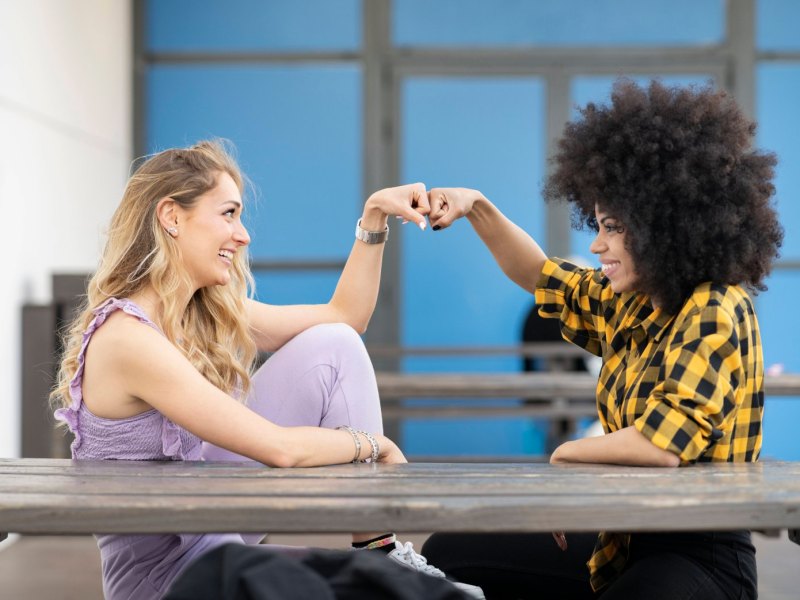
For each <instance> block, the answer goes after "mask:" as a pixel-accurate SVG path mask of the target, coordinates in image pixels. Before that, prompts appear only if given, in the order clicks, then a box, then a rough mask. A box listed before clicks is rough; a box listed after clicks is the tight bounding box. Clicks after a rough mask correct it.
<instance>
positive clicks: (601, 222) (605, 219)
mask: <svg viewBox="0 0 800 600" xmlns="http://www.w3.org/2000/svg"><path fill="white" fill-rule="evenodd" d="M609 219H611V220H613V221H616V220H617V218H616V217H612V216H611V215H606V216H605V217H603V218H602V219H600V221H598V223H600V225H605V222H606V221H608V220H609Z"/></svg>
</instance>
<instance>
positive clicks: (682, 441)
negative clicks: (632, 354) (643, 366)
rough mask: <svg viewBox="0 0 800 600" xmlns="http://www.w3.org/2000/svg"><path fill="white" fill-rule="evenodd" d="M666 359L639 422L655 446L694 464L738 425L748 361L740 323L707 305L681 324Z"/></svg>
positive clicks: (727, 314) (720, 308)
mask: <svg viewBox="0 0 800 600" xmlns="http://www.w3.org/2000/svg"><path fill="white" fill-rule="evenodd" d="M676 326H677V327H676V328H675V330H674V333H672V334H671V335H670V337H671V339H670V340H669V344H668V348H667V350H666V355H665V357H664V362H663V365H664V371H663V372H664V377H663V379H662V380H661V381H659V382H658V383H657V384H656V386H655V387H654V388H653V390H652V392H651V394H650V395H649V397H648V398H647V401H646V404H645V410H644V413H643V414H642V415H641V416H640V417H639V418H637V419H636V420H635V421H634V426H635V427H636V428H637V429H638V430H639V431H640V432H641V433H642V434H643V435H644V436H645V437H647V439H649V440H650V441H651V442H652V443H653V444H655V445H656V446H658V447H659V448H662V449H664V450H668V451H670V452H673V453H674V454H677V455H678V456H679V457H680V459H681V460H682V461H683V462H693V461H695V460H697V459H698V457H699V456H700V455H701V454H702V453H703V452H704V451H705V450H706V448H708V446H709V445H710V444H711V443H713V442H715V441H717V440H718V439H720V438H721V437H722V436H723V430H725V429H726V428H729V427H731V426H732V421H733V416H734V414H735V409H736V406H737V403H736V398H735V395H736V390H737V389H738V388H739V387H740V385H739V384H740V382H743V381H744V378H745V373H744V365H743V361H742V355H741V351H740V348H739V337H738V330H737V327H736V322H735V320H734V318H733V315H731V314H730V313H729V312H728V311H726V310H725V309H724V308H723V307H721V306H719V305H707V306H704V307H702V308H698V309H697V310H696V311H693V312H691V313H689V314H688V315H687V317H686V318H685V319H684V321H683V322H682V323H676Z"/></svg>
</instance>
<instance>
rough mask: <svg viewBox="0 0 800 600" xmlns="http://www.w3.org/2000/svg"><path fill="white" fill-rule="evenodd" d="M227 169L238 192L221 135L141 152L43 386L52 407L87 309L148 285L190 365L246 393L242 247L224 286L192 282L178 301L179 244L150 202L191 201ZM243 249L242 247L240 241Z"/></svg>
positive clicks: (249, 282) (73, 362)
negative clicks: (49, 384)
mask: <svg viewBox="0 0 800 600" xmlns="http://www.w3.org/2000/svg"><path fill="white" fill-rule="evenodd" d="M221 173H227V174H228V175H230V176H231V178H232V179H233V181H234V182H235V183H236V186H237V187H238V188H239V191H240V193H243V192H244V180H243V177H242V174H241V172H240V170H239V167H238V165H237V164H236V161H235V160H234V158H233V157H232V156H231V153H230V152H228V150H227V149H226V145H225V144H223V143H222V142H221V141H218V140H212V141H201V142H198V143H197V144H195V145H194V146H191V147H190V148H173V149H170V150H165V151H163V152H159V153H158V154H155V155H153V156H151V157H150V158H148V159H147V160H146V161H145V162H144V163H143V164H142V165H141V166H140V167H139V168H138V169H137V170H136V172H135V173H134V174H133V175H132V176H131V178H130V179H129V180H128V184H127V186H126V188H125V193H124V194H123V196H122V201H121V202H120V205H119V207H118V208H117V210H116V212H115V213H114V216H113V217H112V219H111V224H110V227H109V231H108V241H107V242H106V245H105V249H104V251H103V255H102V258H101V260H100V265H99V267H98V269H97V272H96V273H95V274H94V276H93V277H92V278H91V280H90V281H89V285H88V290H87V295H86V298H85V300H84V302H83V304H82V306H81V309H80V310H79V311H78V314H77V316H76V318H75V319H74V321H73V322H72V324H71V325H70V326H69V328H68V330H67V331H66V332H65V334H64V354H63V357H62V360H61V368H60V370H59V374H58V379H57V381H56V385H55V387H54V389H53V391H52V393H51V394H50V400H51V403H52V404H53V406H54V407H62V406H69V405H70V404H71V398H70V393H69V382H70V380H71V379H72V377H73V376H74V375H75V372H76V371H77V369H78V354H79V352H80V348H81V341H82V336H83V332H84V331H85V330H86V328H87V327H88V326H89V323H90V322H91V320H92V319H93V318H94V314H93V312H92V311H93V310H94V309H96V308H97V307H98V306H99V305H101V304H102V303H103V302H105V301H106V300H108V299H109V298H126V297H128V296H130V295H132V294H135V293H137V292H139V291H140V290H142V289H143V288H145V287H148V286H149V287H151V288H152V289H153V290H154V291H155V292H156V294H158V297H159V299H160V301H161V306H162V307H163V313H162V314H161V315H159V316H160V318H161V327H162V330H163V332H164V335H165V336H166V337H167V339H169V340H170V342H172V343H173V344H174V345H175V346H176V347H177V348H178V349H179V350H180V351H181V352H182V353H183V354H184V356H186V358H187V359H188V360H189V361H190V362H191V363H192V364H193V365H194V366H195V368H196V369H197V370H198V371H199V372H200V373H201V374H202V375H203V376H204V377H205V378H206V379H207V380H208V381H210V382H211V383H213V384H214V385H215V386H217V387H218V388H220V389H221V390H223V391H225V392H227V393H229V394H231V395H234V396H237V397H239V398H241V399H244V398H246V396H247V391H248V389H249V387H250V374H251V371H252V367H253V363H254V360H255V357H256V347H255V343H254V342H253V339H252V337H251V335H250V333H249V331H248V328H247V319H246V318H245V301H246V300H247V298H248V295H249V294H250V293H251V292H252V290H253V277H252V275H251V273H250V267H249V263H248V258H247V252H246V251H240V252H236V254H235V255H234V259H233V265H232V268H231V280H230V282H229V283H228V284H227V285H224V286H213V287H205V288H201V289H199V290H198V291H197V292H195V294H194V295H193V296H192V299H191V301H190V302H189V306H188V307H184V306H179V305H178V302H177V301H176V298H177V297H178V294H176V293H175V292H177V291H178V290H179V289H182V288H184V287H185V286H187V285H188V286H191V285H192V283H191V280H190V278H189V275H188V273H187V272H186V271H185V269H182V268H181V267H180V265H181V264H182V263H181V254H180V250H179V248H178V245H177V244H176V243H175V241H174V240H173V239H172V237H171V236H170V235H168V234H167V233H166V232H165V231H164V229H163V227H162V226H161V225H160V223H159V220H158V216H157V214H156V205H157V204H158V202H159V200H161V199H162V198H165V197H169V198H172V199H173V200H174V201H175V202H177V203H178V204H179V205H180V206H181V207H183V208H184V209H191V208H192V207H193V206H194V204H195V203H196V201H197V198H198V196H200V195H202V194H204V193H205V192H208V191H209V190H211V189H212V188H214V187H215V186H216V184H217V179H218V177H219V175H220V174H221ZM243 250H244V249H243Z"/></svg>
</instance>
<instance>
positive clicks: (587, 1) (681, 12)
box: [392, 0, 725, 47]
mask: <svg viewBox="0 0 800 600" xmlns="http://www.w3.org/2000/svg"><path fill="white" fill-rule="evenodd" d="M392 9H393V23H392V24H393V39H394V43H395V44H397V45H398V46H429V47H431V46H433V47H447V46H567V45H576V46H586V45H609V44H611V45H640V46H659V45H667V46H680V45H688V44H715V43H719V42H721V41H722V40H723V37H724V30H725V2H724V0H649V1H648V2H642V1H641V0H537V1H536V2H529V1H527V0H504V1H503V2H487V1H486V0H437V1H436V2H430V1H429V0H394V2H393V3H392Z"/></svg>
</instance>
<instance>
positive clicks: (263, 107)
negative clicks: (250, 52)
mask: <svg viewBox="0 0 800 600" xmlns="http://www.w3.org/2000/svg"><path fill="white" fill-rule="evenodd" d="M147 107H148V108H147V146H148V150H149V151H151V152H153V151H157V150H161V149H164V148H168V147H172V146H185V145H188V144H191V143H193V142H195V141H197V140H198V139H203V138H208V137H223V138H227V139H229V140H231V141H233V143H234V144H235V145H236V147H237V148H238V151H239V159H240V163H241V166H242V168H243V169H244V171H245V173H246V174H247V175H249V177H250V178H251V179H252V181H253V183H254V185H255V188H256V191H257V195H256V199H255V201H254V202H253V201H250V202H248V203H247V207H246V210H245V219H246V224H247V226H248V228H249V229H250V234H251V237H252V239H253V241H252V245H251V255H252V256H254V257H258V258H309V259H313V258H343V257H345V256H347V254H348V252H349V250H350V247H351V246H352V243H353V233H352V232H353V229H354V226H355V225H354V224H355V221H356V219H357V218H358V216H359V215H360V213H361V208H360V206H361V202H362V199H361V195H362V193H361V179H362V178H361V163H362V155H361V137H362V136H361V110H362V109H361V74H360V70H359V69H358V68H356V67H353V66H347V65H344V66H342V65H339V66H318V65H314V66H301V67H291V68H289V67H264V66H246V67H245V66H226V67H221V66H207V65H198V66H156V67H152V68H151V69H150V71H149V73H148V98H147Z"/></svg>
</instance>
